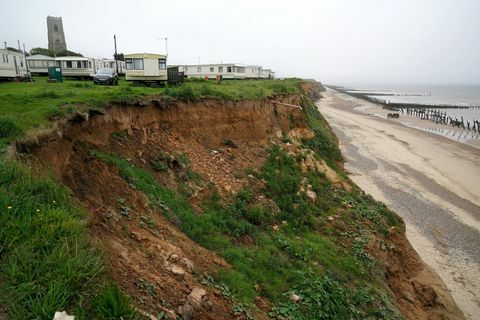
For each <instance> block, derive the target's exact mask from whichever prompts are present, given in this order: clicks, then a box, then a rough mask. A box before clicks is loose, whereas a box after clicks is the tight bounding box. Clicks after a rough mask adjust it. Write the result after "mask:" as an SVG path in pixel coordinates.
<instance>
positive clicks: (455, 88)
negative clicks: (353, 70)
mask: <svg viewBox="0 0 480 320" xmlns="http://www.w3.org/2000/svg"><path fill="white" fill-rule="evenodd" d="M351 88H353V89H356V90H362V91H361V92H364V93H369V92H371V93H373V92H375V93H377V92H379V93H384V94H385V93H394V94H401V95H400V96H372V97H374V98H376V99H379V100H383V101H390V102H399V103H402V102H404V103H425V104H437V105H441V104H455V105H459V104H461V105H475V106H480V85H468V86H467V85H450V86H447V85H442V86H440V85H436V86H426V85H410V86H405V85H368V86H362V87H351ZM442 111H445V112H447V115H448V116H450V117H452V118H458V119H460V118H461V117H463V118H464V120H465V121H470V122H472V121H473V120H480V108H470V109H442Z"/></svg>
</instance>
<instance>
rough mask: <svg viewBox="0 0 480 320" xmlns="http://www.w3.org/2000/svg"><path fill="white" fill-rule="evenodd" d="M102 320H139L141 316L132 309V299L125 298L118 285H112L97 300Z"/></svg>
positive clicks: (97, 309) (99, 316) (99, 315)
mask: <svg viewBox="0 0 480 320" xmlns="http://www.w3.org/2000/svg"><path fill="white" fill-rule="evenodd" d="M94 305H95V308H96V311H97V312H98V319H100V320H113V319H123V320H138V319H140V315H139V314H138V313H137V312H136V311H135V310H134V309H133V308H132V305H131V301H130V298H128V297H126V296H124V295H123V294H122V292H121V291H120V289H119V288H118V286H117V285H111V286H108V287H106V288H105V289H104V291H103V292H102V293H101V294H100V295H99V296H98V297H97V298H96V299H95V301H94Z"/></svg>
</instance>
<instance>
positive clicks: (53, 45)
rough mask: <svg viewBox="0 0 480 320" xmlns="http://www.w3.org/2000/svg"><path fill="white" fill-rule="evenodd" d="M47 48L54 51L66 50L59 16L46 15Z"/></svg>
mask: <svg viewBox="0 0 480 320" xmlns="http://www.w3.org/2000/svg"><path fill="white" fill-rule="evenodd" d="M47 28H48V49H49V50H52V51H54V52H60V51H65V50H67V43H66V42H65V34H64V32H63V23H62V18H61V17H50V16H48V17H47Z"/></svg>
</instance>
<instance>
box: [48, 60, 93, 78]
mask: <svg viewBox="0 0 480 320" xmlns="http://www.w3.org/2000/svg"><path fill="white" fill-rule="evenodd" d="M55 63H56V64H57V66H60V67H61V68H62V74H63V76H64V77H80V78H92V77H93V76H94V75H95V73H96V71H97V69H96V67H95V59H92V58H87V57H76V56H68V57H56V58H55Z"/></svg>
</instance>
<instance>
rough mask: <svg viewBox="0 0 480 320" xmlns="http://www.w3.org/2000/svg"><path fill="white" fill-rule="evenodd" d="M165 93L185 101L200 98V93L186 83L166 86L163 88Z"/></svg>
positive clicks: (193, 100)
mask: <svg viewBox="0 0 480 320" xmlns="http://www.w3.org/2000/svg"><path fill="white" fill-rule="evenodd" d="M165 94H166V95H168V96H170V97H173V98H178V99H180V100H182V101H185V102H195V101H198V100H200V94H199V93H198V92H197V91H196V90H194V89H193V87H192V86H191V85H188V84H185V85H183V86H180V87H177V88H167V89H165Z"/></svg>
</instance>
